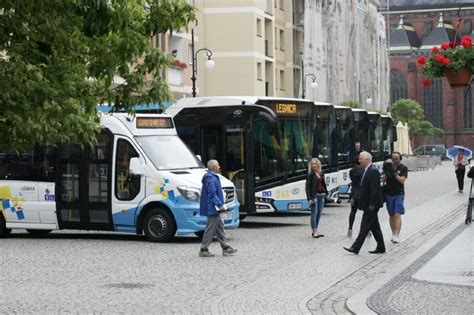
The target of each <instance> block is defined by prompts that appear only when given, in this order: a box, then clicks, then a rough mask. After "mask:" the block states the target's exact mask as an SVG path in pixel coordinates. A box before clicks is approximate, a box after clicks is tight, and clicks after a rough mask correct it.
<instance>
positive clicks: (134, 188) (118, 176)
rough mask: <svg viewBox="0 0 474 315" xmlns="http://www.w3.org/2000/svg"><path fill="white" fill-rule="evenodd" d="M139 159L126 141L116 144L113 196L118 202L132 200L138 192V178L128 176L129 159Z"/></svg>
mask: <svg viewBox="0 0 474 315" xmlns="http://www.w3.org/2000/svg"><path fill="white" fill-rule="evenodd" d="M133 157H139V155H138V153H137V151H136V150H135V149H134V148H133V146H132V145H131V144H130V143H129V142H128V141H126V140H123V139H119V140H118V142H117V159H116V168H115V170H116V172H115V195H116V197H117V198H118V199H120V200H132V199H133V198H135V197H136V196H137V195H138V193H139V192H140V176H138V175H133V174H129V166H130V159H131V158H133Z"/></svg>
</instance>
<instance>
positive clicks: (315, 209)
mask: <svg viewBox="0 0 474 315" xmlns="http://www.w3.org/2000/svg"><path fill="white" fill-rule="evenodd" d="M324 196H325V195H322V194H318V195H316V198H314V199H313V205H312V206H311V229H312V230H317V229H318V225H319V219H320V218H321V213H322V212H323V208H324Z"/></svg>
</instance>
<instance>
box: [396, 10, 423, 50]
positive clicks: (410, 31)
mask: <svg viewBox="0 0 474 315" xmlns="http://www.w3.org/2000/svg"><path fill="white" fill-rule="evenodd" d="M389 45H390V46H389V49H390V53H391V54H393V55H409V54H411V53H413V52H414V51H416V50H417V49H418V48H419V47H420V46H421V41H420V39H419V38H418V35H417V34H416V32H415V28H414V27H413V25H412V24H410V23H405V22H404V21H403V15H402V16H400V22H399V23H398V26H397V29H396V30H395V31H394V32H393V33H392V34H390V43H389Z"/></svg>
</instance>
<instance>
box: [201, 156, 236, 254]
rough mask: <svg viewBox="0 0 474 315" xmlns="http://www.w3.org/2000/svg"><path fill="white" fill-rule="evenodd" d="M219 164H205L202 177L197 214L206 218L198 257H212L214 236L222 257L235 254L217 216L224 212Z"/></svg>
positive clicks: (209, 162)
mask: <svg viewBox="0 0 474 315" xmlns="http://www.w3.org/2000/svg"><path fill="white" fill-rule="evenodd" d="M219 169H220V166H219V162H217V161H216V160H209V161H208V162H207V172H206V174H204V176H203V177H202V190H201V200H200V203H199V212H200V214H201V215H203V216H207V225H206V230H205V231H204V236H203V237H202V243H201V250H200V251H199V257H213V256H214V254H211V253H210V252H209V245H211V242H212V239H213V238H214V235H216V236H217V240H218V241H219V243H220V244H221V247H222V255H223V256H228V255H232V254H235V252H237V250H236V249H233V248H232V247H230V246H229V244H228V243H227V238H226V236H225V231H224V223H223V222H222V220H220V218H219V214H220V213H221V212H224V211H225V210H226V208H225V205H224V194H223V192H222V186H221V181H220V179H219V176H218V175H217V173H218V172H219Z"/></svg>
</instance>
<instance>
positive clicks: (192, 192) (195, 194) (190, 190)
mask: <svg viewBox="0 0 474 315" xmlns="http://www.w3.org/2000/svg"><path fill="white" fill-rule="evenodd" d="M178 191H179V193H180V194H181V196H183V198H184V199H186V200H189V201H195V202H199V196H200V194H201V191H200V190H199V189H197V188H194V187H188V186H179V187H178Z"/></svg>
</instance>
